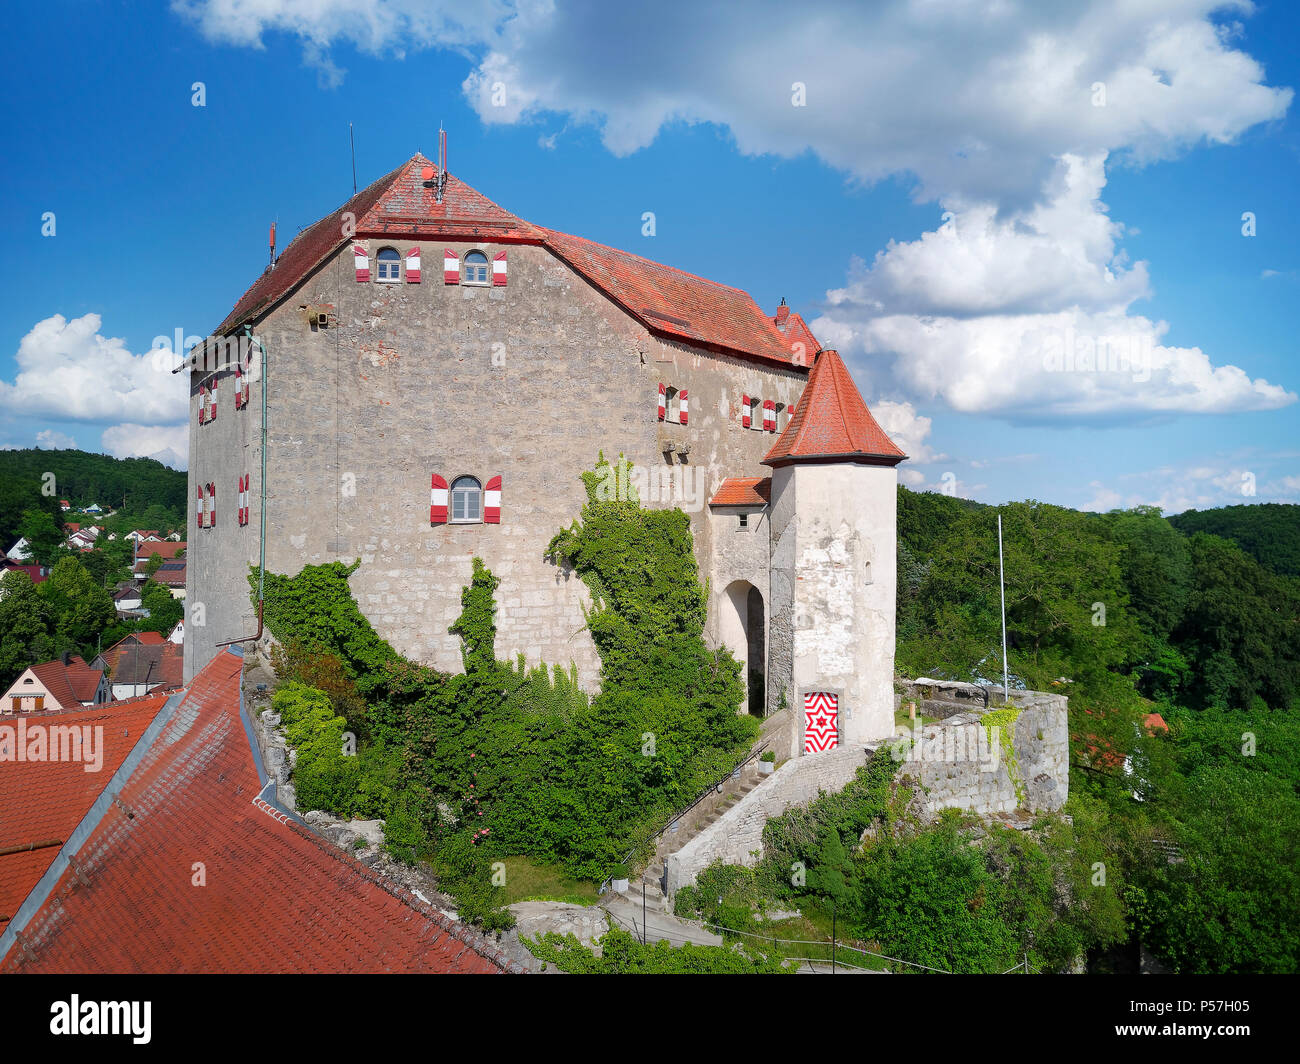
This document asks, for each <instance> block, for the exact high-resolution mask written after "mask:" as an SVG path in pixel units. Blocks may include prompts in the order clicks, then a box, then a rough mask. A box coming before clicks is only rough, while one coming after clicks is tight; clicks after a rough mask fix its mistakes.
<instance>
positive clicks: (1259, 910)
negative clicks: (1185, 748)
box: [1129, 764, 1300, 974]
mask: <svg viewBox="0 0 1300 1064" xmlns="http://www.w3.org/2000/svg"><path fill="white" fill-rule="evenodd" d="M1173 816H1174V832H1175V841H1176V843H1177V846H1178V850H1177V851H1176V852H1175V853H1173V854H1171V855H1170V857H1169V858H1165V859H1162V860H1161V861H1160V862H1159V863H1158V866H1157V868H1156V870H1155V871H1154V872H1153V873H1152V874H1151V875H1150V876H1149V877H1147V878H1145V879H1144V880H1143V881H1142V882H1140V883H1137V884H1135V885H1134V886H1133V887H1132V888H1131V889H1130V891H1129V902H1130V905H1131V907H1132V910H1133V913H1134V919H1135V923H1136V926H1137V927H1138V929H1139V931H1140V933H1141V934H1142V936H1143V938H1144V939H1145V940H1146V941H1147V942H1148V943H1149V944H1150V945H1151V946H1152V947H1153V948H1154V949H1155V950H1156V952H1157V953H1159V954H1160V955H1161V956H1163V957H1164V958H1165V959H1166V960H1168V961H1169V962H1170V963H1171V964H1172V965H1173V966H1174V967H1175V969H1176V970H1177V971H1179V972H1183V973H1197V974H1200V973H1245V972H1260V973H1272V972H1278V973H1280V972H1294V971H1295V970H1296V969H1297V967H1300V877H1297V876H1296V869H1297V868H1300V799H1298V798H1297V795H1296V790H1295V787H1294V785H1293V784H1291V783H1290V782H1289V781H1285V780H1282V779H1278V778H1276V777H1274V776H1271V775H1269V774H1267V773H1264V772H1258V771H1251V770H1250V769H1248V768H1246V767H1245V766H1244V765H1241V764H1219V765H1206V766H1204V767H1202V768H1199V769H1197V770H1196V771H1195V772H1194V773H1193V775H1192V776H1191V778H1190V779H1189V781H1188V788H1187V793H1186V799H1185V801H1184V802H1182V803H1180V804H1179V806H1178V807H1177V809H1175V810H1174V811H1173Z"/></svg>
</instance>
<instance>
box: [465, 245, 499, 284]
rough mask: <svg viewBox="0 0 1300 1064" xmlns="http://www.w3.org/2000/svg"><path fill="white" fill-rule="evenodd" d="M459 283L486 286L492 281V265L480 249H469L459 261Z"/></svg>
mask: <svg viewBox="0 0 1300 1064" xmlns="http://www.w3.org/2000/svg"><path fill="white" fill-rule="evenodd" d="M460 283H461V284H473V285H483V286H487V285H489V284H491V283H492V267H491V264H490V263H489V262H488V257H487V256H486V255H484V254H483V252H481V251H471V252H468V253H467V254H466V255H465V261H464V262H462V263H461V273H460Z"/></svg>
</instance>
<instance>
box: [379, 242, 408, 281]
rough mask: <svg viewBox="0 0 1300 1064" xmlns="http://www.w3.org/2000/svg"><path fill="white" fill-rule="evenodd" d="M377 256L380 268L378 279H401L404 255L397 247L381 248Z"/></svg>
mask: <svg viewBox="0 0 1300 1064" xmlns="http://www.w3.org/2000/svg"><path fill="white" fill-rule="evenodd" d="M375 258H376V265H377V267H378V270H379V276H378V278H377V280H380V281H388V282H389V283H395V282H399V281H401V279H402V256H401V255H399V254H398V253H397V249H396V248H380V249H379V254H378V255H377V256H375Z"/></svg>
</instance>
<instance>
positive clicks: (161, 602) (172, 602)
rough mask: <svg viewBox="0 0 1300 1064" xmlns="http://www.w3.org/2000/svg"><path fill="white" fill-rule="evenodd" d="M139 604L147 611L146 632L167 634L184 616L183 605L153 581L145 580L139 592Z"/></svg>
mask: <svg viewBox="0 0 1300 1064" xmlns="http://www.w3.org/2000/svg"><path fill="white" fill-rule="evenodd" d="M140 604H141V605H142V606H143V607H144V608H145V609H147V610H148V611H149V618H148V620H147V621H146V622H145V628H144V629H143V631H146V632H160V633H161V634H163V635H166V634H167V633H169V632H170V631H171V630H172V629H173V628H175V627H176V625H177V624H179V623H180V621H181V618H182V617H184V616H185V605H184V603H182V602H181V600H180V599H178V598H176V597H175V596H173V595H172V593H171V591H170V590H169V589H168V588H166V587H164V586H163V585H162V584H159V583H156V582H155V581H153V580H146V581H145V585H144V587H143V588H142V589H141V591H140Z"/></svg>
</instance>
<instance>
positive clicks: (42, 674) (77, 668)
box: [32, 654, 104, 708]
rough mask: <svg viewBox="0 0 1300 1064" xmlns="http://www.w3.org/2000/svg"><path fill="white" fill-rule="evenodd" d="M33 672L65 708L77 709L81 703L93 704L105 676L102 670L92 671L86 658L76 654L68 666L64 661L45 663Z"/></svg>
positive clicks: (37, 666)
mask: <svg viewBox="0 0 1300 1064" xmlns="http://www.w3.org/2000/svg"><path fill="white" fill-rule="evenodd" d="M32 672H34V673H35V674H36V678H37V679H38V680H40V681H41V683H42V684H44V685H45V689H46V690H47V691H49V693H50V694H51V695H53V696H54V697H55V698H57V699H58V700H59V702H60V703H61V704H62V705H63V706H64V707H65V708H67V707H75V706H77V704H78V703H80V702H93V701H94V700H95V692H96V691H97V690H98V689H99V681H100V679H101V678H102V677H103V675H104V672H103V670H102V669H92V668H91V667H90V666H89V665H87V664H86V662H85V659H84V658H81V657H79V656H78V655H76V654H73V655H72V656H71V657H70V658H69V659H68V664H67V665H64V664H63V661H62V659H59V660H57V661H43V662H41V663H40V664H39V665H33V666H32Z"/></svg>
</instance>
